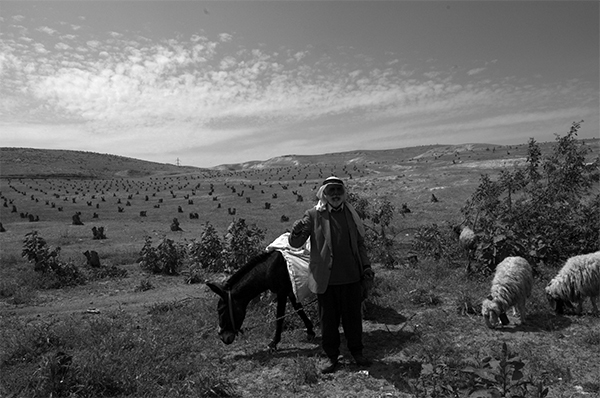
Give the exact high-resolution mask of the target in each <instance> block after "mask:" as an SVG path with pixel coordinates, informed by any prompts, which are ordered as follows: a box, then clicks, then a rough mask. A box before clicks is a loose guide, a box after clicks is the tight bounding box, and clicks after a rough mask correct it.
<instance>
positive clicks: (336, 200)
mask: <svg viewBox="0 0 600 398" xmlns="http://www.w3.org/2000/svg"><path fill="white" fill-rule="evenodd" d="M324 194H325V199H327V203H329V204H330V205H331V206H333V207H338V206H340V205H341V204H342V203H344V201H345V200H346V190H345V189H344V186H343V185H328V186H327V187H326V188H325V192H324Z"/></svg>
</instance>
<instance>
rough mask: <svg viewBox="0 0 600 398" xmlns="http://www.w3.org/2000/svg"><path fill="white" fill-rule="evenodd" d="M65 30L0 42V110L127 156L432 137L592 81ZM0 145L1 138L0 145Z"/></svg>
mask: <svg viewBox="0 0 600 398" xmlns="http://www.w3.org/2000/svg"><path fill="white" fill-rule="evenodd" d="M21 20H22V17H20V16H15V17H13V18H12V21H14V22H19V21H21ZM13 27H16V25H13ZM64 28H65V29H67V30H68V31H66V32H58V31H57V30H55V29H53V28H50V27H47V26H44V27H41V28H39V29H38V32H41V33H43V34H44V35H46V39H48V40H46V39H43V40H42V39H38V38H36V37H35V35H33V33H28V34H24V35H19V36H17V35H16V34H15V35H10V34H9V35H6V36H5V38H4V39H2V41H1V42H0V45H1V47H0V50H1V51H0V80H1V83H0V93H1V94H2V96H1V97H2V99H1V100H0V116H2V118H3V120H4V123H5V124H4V125H5V126H10V127H11V129H12V131H16V132H17V133H18V134H19V136H20V137H26V140H29V141H30V142H35V143H36V144H38V145H42V146H45V147H61V146H64V145H65V143H67V142H68V143H69V145H71V146H72V147H76V148H79V149H87V150H94V148H95V147H102V148H107V150H108V151H110V150H114V151H115V152H119V153H123V154H128V155H130V156H136V155H139V154H149V153H152V152H160V151H163V152H165V153H177V152H178V151H182V152H183V151H188V150H190V149H192V148H193V149H196V150H198V151H199V152H201V151H202V150H207V151H208V149H209V148H215V147H218V146H227V145H230V147H231V148H234V146H235V145H236V144H239V143H240V142H243V141H244V139H245V140H248V139H250V138H248V137H252V138H251V139H252V140H253V143H254V144H256V145H263V146H266V147H268V148H269V149H270V151H265V152H263V153H265V155H275V154H274V153H273V151H275V150H277V151H284V152H285V153H289V152H293V151H294V148H296V149H297V148H304V149H306V150H308V148H309V146H308V145H309V143H310V142H313V143H314V144H313V146H312V149H313V150H315V149H316V148H319V149H320V148H323V150H325V148H328V145H334V144H335V143H336V142H337V143H338V144H339V141H340V140H347V138H348V137H353V139H354V141H349V140H348V141H347V142H348V143H345V144H344V145H346V146H348V145H359V144H360V145H373V144H374V143H375V144H376V143H377V142H379V143H388V144H389V145H395V146H402V143H403V142H404V141H403V137H405V138H410V137H415V136H417V135H422V134H429V135H431V136H433V137H435V136H440V138H443V137H444V134H445V135H446V137H452V136H455V135H456V136H458V135H459V132H461V131H463V132H464V131H476V130H486V129H490V128H492V127H498V126H500V127H503V126H505V127H508V126H510V127H511V128H518V126H524V125H529V124H532V123H536V122H540V123H545V122H547V121H549V120H552V121H556V120H564V119H568V118H573V119H579V118H581V116H582V115H583V116H585V115H592V117H597V112H595V111H594V106H597V105H598V96H597V94H598V93H597V90H594V89H593V88H590V87H587V86H586V84H585V83H582V82H579V81H576V80H575V81H571V82H568V83H561V84H557V85H554V86H551V85H545V86H521V85H515V84H512V83H510V81H508V80H475V79H474V78H473V79H472V80H468V81H465V80H461V78H460V76H459V75H458V73H455V74H452V73H448V71H442V70H435V69H428V70H427V71H422V70H417V69H416V68H414V67H413V68H411V67H410V66H409V65H406V64H402V63H401V62H400V61H399V60H398V59H397V58H394V54H390V55H389V56H390V58H389V59H388V60H387V61H386V62H383V63H382V64H381V65H376V64H375V65H374V64H373V60H370V59H367V58H364V63H361V62H363V61H361V58H360V57H347V58H348V59H347V60H345V61H344V62H340V61H339V60H338V61H335V60H333V58H330V57H324V56H321V55H319V54H318V53H316V52H315V51H314V50H313V49H312V48H311V47H310V46H309V47H307V48H303V49H280V50H279V51H277V52H268V51H266V50H264V49H259V48H242V47H240V46H239V45H238V44H237V43H236V37H235V36H234V35H231V34H228V33H222V34H220V35H218V37H216V38H215V39H211V38H209V37H206V36H202V35H199V34H194V35H191V36H190V37H189V38H187V39H179V40H165V41H161V42H151V41H149V40H147V39H146V38H144V37H142V36H138V37H135V38H132V37H131V36H126V35H124V34H122V33H119V32H112V31H111V32H108V33H107V34H106V37H98V36H94V37H87V36H84V35H83V34H80V33H79V32H80V31H81V30H82V29H81V27H80V26H75V25H68V26H65V27H64ZM336 59H339V58H336ZM495 62H496V60H493V61H490V64H493V63H495ZM485 70H486V68H485V67H478V68H472V69H470V70H468V71H467V72H466V74H467V75H468V76H471V77H474V76H476V75H478V74H480V73H481V72H483V71H485ZM575 102H577V103H582V102H583V103H585V104H587V105H586V106H583V107H573V106H572V105H571V104H572V103H575ZM532 103H535V104H536V107H537V108H531V107H530V106H529V105H531V104H532ZM526 105H528V106H527V108H528V109H531V110H530V111H525V110H524V109H526ZM596 111H597V109H596ZM34 120H35V122H32V121H34ZM334 123H335V126H336V127H335V128H331V126H332V125H333V124H334ZM336 131H337V133H335V132H336ZM328 132H329V133H328ZM334 133H335V134H334ZM273 134H276V135H277V138H276V139H275V140H273ZM328 134H329V135H328ZM299 136H301V137H299ZM366 137H369V138H368V139H367V138H366ZM242 138H244V139H242ZM361 140H362V141H361ZM274 141H275V142H274ZM10 142H11V141H10V140H7V139H6V138H5V137H3V145H10ZM319 142H321V143H324V145H322V146H319ZM350 142H353V143H354V144H352V143H350ZM246 148H247V147H246ZM337 148H338V149H340V148H339V145H338V147H337ZM348 149H351V148H348ZM241 150H242V149H237V150H236V151H237V152H238V153H239V152H240V151H241ZM317 150H318V149H317ZM280 153H281V152H280ZM221 159H222V158H221ZM224 161H226V159H223V162H224ZM211 162H213V163H214V161H211Z"/></svg>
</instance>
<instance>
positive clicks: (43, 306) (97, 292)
mask: <svg viewBox="0 0 600 398" xmlns="http://www.w3.org/2000/svg"><path fill="white" fill-rule="evenodd" d="M128 282H131V281H128ZM82 289H86V291H85V292H84V291H83V290H82ZM208 294H209V293H208V291H207V289H205V287H204V285H197V284H196V285H189V284H184V283H182V282H181V280H180V279H178V280H176V281H172V282H170V283H161V284H160V286H157V287H155V288H153V289H150V290H147V291H135V288H134V287H133V286H131V283H124V282H122V283H120V286H110V285H109V284H104V285H103V284H96V285H95V286H93V287H92V289H90V286H89V285H88V286H84V287H82V288H73V289H69V290H65V289H58V290H48V291H45V292H43V293H40V294H39V295H38V297H37V298H36V304H34V305H23V304H19V305H14V304H10V303H7V302H3V301H0V318H2V317H7V316H25V317H27V316H29V317H45V316H50V315H70V314H75V313H90V314H98V313H106V312H111V311H127V312H137V313H142V312H147V311H148V309H149V308H150V307H151V306H152V305H154V304H157V303H162V302H170V301H178V300H183V299H185V298H189V297H192V298H198V297H209V296H208Z"/></svg>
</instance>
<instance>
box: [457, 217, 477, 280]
mask: <svg viewBox="0 0 600 398" xmlns="http://www.w3.org/2000/svg"><path fill="white" fill-rule="evenodd" d="M454 231H455V232H456V234H457V235H458V244H459V246H460V247H461V249H462V250H463V252H464V253H465V256H466V257H467V273H470V272H471V260H472V258H473V257H474V255H475V250H477V241H478V238H479V237H478V236H477V235H476V234H475V232H474V231H473V230H472V229H471V228H469V227H467V226H466V225H462V226H460V225H459V226H457V227H454Z"/></svg>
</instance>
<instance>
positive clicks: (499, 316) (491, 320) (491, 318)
mask: <svg viewBox="0 0 600 398" xmlns="http://www.w3.org/2000/svg"><path fill="white" fill-rule="evenodd" d="M481 314H482V315H483V319H484V320H485V324H486V325H487V327H488V328H490V329H493V328H495V327H496V326H498V324H499V323H502V325H508V324H509V320H508V317H507V316H506V313H505V312H504V311H502V309H500V306H499V305H498V303H496V302H495V301H493V299H492V296H488V298H487V299H485V300H483V303H481Z"/></svg>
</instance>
